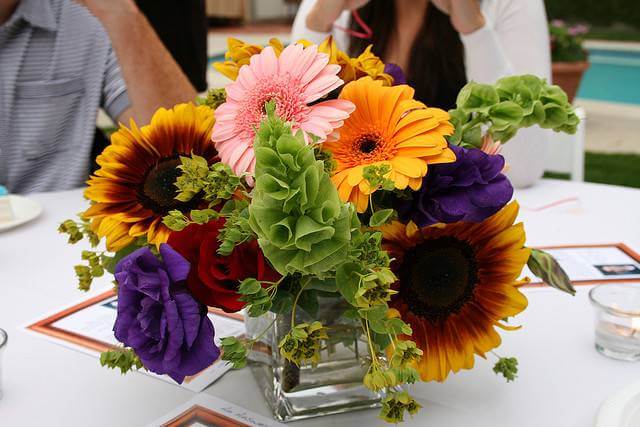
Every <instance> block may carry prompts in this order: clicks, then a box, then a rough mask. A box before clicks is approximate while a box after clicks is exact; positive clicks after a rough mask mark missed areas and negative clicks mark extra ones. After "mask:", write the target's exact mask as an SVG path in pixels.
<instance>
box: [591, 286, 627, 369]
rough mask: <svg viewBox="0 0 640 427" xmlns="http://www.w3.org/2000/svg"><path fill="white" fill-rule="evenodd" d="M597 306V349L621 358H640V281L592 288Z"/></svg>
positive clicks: (593, 299) (593, 300) (610, 355)
mask: <svg viewBox="0 0 640 427" xmlns="http://www.w3.org/2000/svg"><path fill="white" fill-rule="evenodd" d="M589 298H590V299H591V302H592V304H593V305H594V307H595V310H596V349H597V350H598V351H599V352H600V353H602V354H604V355H605V356H608V357H611V358H613V359H618V360H626V361H631V362H634V361H638V360H640V284H639V285H622V284H621V285H612V284H609V285H602V286H597V287H595V288H593V289H591V291H590V292H589Z"/></svg>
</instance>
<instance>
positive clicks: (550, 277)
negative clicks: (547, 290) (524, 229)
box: [527, 249, 576, 295]
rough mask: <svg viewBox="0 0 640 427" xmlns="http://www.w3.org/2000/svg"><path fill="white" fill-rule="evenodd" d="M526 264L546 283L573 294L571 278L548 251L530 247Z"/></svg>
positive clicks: (574, 291)
mask: <svg viewBox="0 0 640 427" xmlns="http://www.w3.org/2000/svg"><path fill="white" fill-rule="evenodd" d="M527 266H528V267H529V269H530V270H531V272H532V273H533V274H535V275H536V276H538V277H539V278H540V279H542V281H543V282H544V283H546V284H547V285H549V286H551V287H553V288H556V289H558V290H561V291H562V292H566V293H568V294H571V295H575V293H576V290H575V288H574V287H573V285H572V284H571V279H569V276H567V273H566V272H565V271H564V270H563V269H562V267H561V266H560V264H559V263H558V261H556V260H555V258H553V257H552V256H551V255H549V254H548V253H546V252H544V251H541V250H539V249H531V255H530V256H529V260H528V261H527Z"/></svg>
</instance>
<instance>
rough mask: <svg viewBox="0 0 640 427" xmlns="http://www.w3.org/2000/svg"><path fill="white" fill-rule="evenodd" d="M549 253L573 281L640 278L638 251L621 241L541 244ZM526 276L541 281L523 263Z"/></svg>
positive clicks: (595, 281)
mask: <svg viewBox="0 0 640 427" xmlns="http://www.w3.org/2000/svg"><path fill="white" fill-rule="evenodd" d="M538 249H541V250H544V251H545V252H548V253H549V254H551V255H552V256H553V257H554V258H555V259H556V260H557V261H558V263H560V265H561V266H562V268H563V269H564V270H565V271H566V273H567V275H568V276H569V279H571V282H572V283H573V285H574V286H575V285H593V284H604V283H619V282H640V255H638V254H637V253H636V252H634V251H633V250H632V249H631V248H629V247H628V246H626V245H624V244H623V243H613V244H599V245H567V246H548V247H540V248H538ZM525 276H528V277H530V278H531V279H532V283H531V284H529V285H527V286H537V285H540V284H541V283H542V282H541V281H540V280H539V279H538V278H537V277H536V276H535V275H534V274H533V273H531V270H529V268H528V267H526V266H525V268H524V270H523V271H522V277H525Z"/></svg>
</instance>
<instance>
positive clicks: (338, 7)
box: [291, 0, 368, 50]
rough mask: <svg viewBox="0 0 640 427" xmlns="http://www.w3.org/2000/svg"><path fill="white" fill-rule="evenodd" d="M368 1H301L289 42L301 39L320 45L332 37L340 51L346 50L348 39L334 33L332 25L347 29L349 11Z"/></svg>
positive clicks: (343, 34)
mask: <svg viewBox="0 0 640 427" xmlns="http://www.w3.org/2000/svg"><path fill="white" fill-rule="evenodd" d="M367 2H368V0H302V2H301V3H300V7H299V8H298V13H296V18H295V20H294V21H293V26H292V28H291V41H292V42H295V41H298V40H301V39H304V40H308V41H310V42H311V43H315V44H320V43H322V41H323V40H324V39H326V38H327V36H329V35H333V37H334V39H335V40H336V43H337V44H338V47H339V48H340V49H343V50H346V49H348V47H349V46H348V43H349V38H348V36H347V34H346V33H345V32H342V31H334V29H333V24H334V23H337V24H338V25H340V26H342V27H348V26H349V21H350V12H349V11H350V10H352V9H357V8H359V7H362V6H363V5H364V4H366V3H367Z"/></svg>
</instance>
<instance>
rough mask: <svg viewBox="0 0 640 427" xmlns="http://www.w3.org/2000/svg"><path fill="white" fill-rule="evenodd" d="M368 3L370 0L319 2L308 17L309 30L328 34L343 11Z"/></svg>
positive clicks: (327, 0) (323, 0) (329, 0)
mask: <svg viewBox="0 0 640 427" xmlns="http://www.w3.org/2000/svg"><path fill="white" fill-rule="evenodd" d="M367 3H369V0H317V1H316V3H315V4H314V5H313V8H312V9H311V11H310V12H309V14H308V15H307V21H306V24H307V28H308V29H310V30H312V31H318V32H322V33H326V32H328V31H330V30H331V27H332V26H333V23H334V22H335V21H336V19H338V18H339V17H340V14H341V13H342V11H343V10H354V9H358V8H361V7H362V6H364V5H365V4H367Z"/></svg>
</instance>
